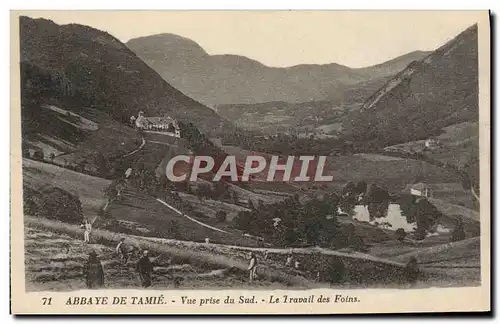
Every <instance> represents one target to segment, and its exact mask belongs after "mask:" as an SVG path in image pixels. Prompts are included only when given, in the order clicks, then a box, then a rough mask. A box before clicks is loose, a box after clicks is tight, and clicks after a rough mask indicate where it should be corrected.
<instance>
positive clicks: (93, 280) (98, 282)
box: [84, 251, 104, 289]
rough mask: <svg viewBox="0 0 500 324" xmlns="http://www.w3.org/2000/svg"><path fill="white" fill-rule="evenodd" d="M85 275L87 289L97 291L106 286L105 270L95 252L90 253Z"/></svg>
mask: <svg viewBox="0 0 500 324" xmlns="http://www.w3.org/2000/svg"><path fill="white" fill-rule="evenodd" d="M84 275H85V280H86V284H87V288H89V289H96V288H100V287H103V286H104V270H103V268H102V264H101V261H100V260H99V257H98V256H97V253H96V252H95V251H92V252H90V253H89V259H88V261H87V264H86V266H85V273H84Z"/></svg>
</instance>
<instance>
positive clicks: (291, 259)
mask: <svg viewBox="0 0 500 324" xmlns="http://www.w3.org/2000/svg"><path fill="white" fill-rule="evenodd" d="M292 261H293V257H292V255H291V254H290V255H289V256H288V257H287V258H286V262H285V267H290V266H291V265H292Z"/></svg>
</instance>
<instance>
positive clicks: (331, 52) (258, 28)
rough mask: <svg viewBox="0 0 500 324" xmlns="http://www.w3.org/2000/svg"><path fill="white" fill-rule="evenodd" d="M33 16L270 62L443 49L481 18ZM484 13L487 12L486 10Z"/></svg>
mask: <svg viewBox="0 0 500 324" xmlns="http://www.w3.org/2000/svg"><path fill="white" fill-rule="evenodd" d="M22 14H23V15H27V16H29V17H32V18H39V17H43V18H47V19H50V20H53V21H54V22H55V23H57V24H68V23H78V24H83V25H88V26H91V27H94V28H97V29H100V30H104V31H107V32H108V33H110V34H111V35H113V36H115V37H117V38H118V39H120V40H121V41H123V42H126V41H128V40H129V39H131V38H136V37H141V36H148V35H153V34H159V33H172V34H177V35H180V36H183V37H186V38H190V39H192V40H193V41H195V42H197V43H198V44H199V45H200V46H201V47H203V48H204V49H205V51H207V52H208V53H209V54H212V55H215V54H237V55H243V56H247V57H249V58H251V59H254V60H257V61H259V62H261V63H263V64H265V65H268V66H275V67H286V66H293V65H297V64H325V63H338V64H342V65H346V66H349V67H353V68H356V67H365V66H370V65H375V64H379V63H382V62H385V61H387V60H390V59H392V58H395V57H397V56H400V55H403V54H406V53H409V52H412V51H415V50H423V51H429V50H434V49H436V48H438V47H439V46H441V45H443V44H444V43H446V42H447V41H449V40H451V39H452V38H453V37H455V36H456V35H458V34H459V33H460V32H461V31H463V30H464V29H466V28H467V27H469V26H471V25H473V24H474V23H476V22H477V21H478V20H479V19H478V12H470V11H469V12H466V11H404V12H403V11H392V12H390V11H38V12H37V11H30V12H23V13H22ZM483 15H484V12H483Z"/></svg>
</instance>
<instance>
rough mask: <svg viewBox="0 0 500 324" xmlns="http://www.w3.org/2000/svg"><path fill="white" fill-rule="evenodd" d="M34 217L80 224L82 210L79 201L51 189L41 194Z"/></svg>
mask: <svg viewBox="0 0 500 324" xmlns="http://www.w3.org/2000/svg"><path fill="white" fill-rule="evenodd" d="M41 197H42V198H41V202H40V204H39V206H38V208H37V213H36V216H38V217H45V218H50V219H57V220H60V221H64V222H68V223H81V222H82V221H83V210H82V203H81V202H80V199H79V198H78V197H77V196H75V195H72V194H70V193H69V192H67V191H65V190H63V189H61V188H58V187H51V188H48V189H46V190H44V191H43V192H42V193H41Z"/></svg>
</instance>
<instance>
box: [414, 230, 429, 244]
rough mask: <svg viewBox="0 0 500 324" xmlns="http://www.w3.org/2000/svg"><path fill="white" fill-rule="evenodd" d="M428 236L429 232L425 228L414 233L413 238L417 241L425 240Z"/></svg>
mask: <svg viewBox="0 0 500 324" xmlns="http://www.w3.org/2000/svg"><path fill="white" fill-rule="evenodd" d="M426 236H427V230H425V229H424V228H421V227H419V228H417V229H416V230H415V232H413V238H414V239H415V240H417V241H421V240H423V239H424V238H425V237H426Z"/></svg>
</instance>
